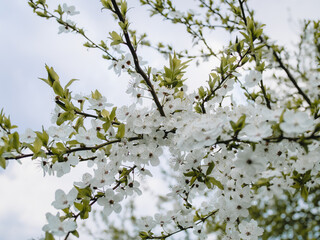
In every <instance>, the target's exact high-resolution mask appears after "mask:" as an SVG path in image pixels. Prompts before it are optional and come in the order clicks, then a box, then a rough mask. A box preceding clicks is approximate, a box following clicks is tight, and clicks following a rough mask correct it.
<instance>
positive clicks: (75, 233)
mask: <svg viewBox="0 0 320 240" xmlns="http://www.w3.org/2000/svg"><path fill="white" fill-rule="evenodd" d="M71 234H72V235H74V236H76V237H77V238H79V233H78V231H77V230H74V231H72V232H71Z"/></svg>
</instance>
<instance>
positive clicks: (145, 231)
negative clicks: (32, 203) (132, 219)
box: [0, 0, 320, 240]
mask: <svg viewBox="0 0 320 240" xmlns="http://www.w3.org/2000/svg"><path fill="white" fill-rule="evenodd" d="M101 2H102V5H103V8H104V9H109V10H111V11H112V13H114V14H115V15H117V16H118V18H119V26H120V27H121V29H122V32H121V34H118V33H117V32H115V31H114V32H111V33H110V39H111V41H112V42H111V43H110V48H112V49H113V51H114V52H115V53H116V54H117V57H113V55H112V54H111V53H110V52H109V48H108V47H107V46H106V45H105V43H104V42H102V43H101V44H100V45H97V44H92V43H90V44H91V45H90V46H91V47H95V48H99V49H102V50H103V51H104V53H106V54H107V55H106V56H107V57H105V58H107V59H109V60H110V61H111V64H110V69H112V70H114V72H115V73H116V74H117V75H120V74H123V73H128V74H127V75H126V76H127V77H129V78H130V79H131V83H130V84H129V87H128V89H127V91H126V92H127V93H128V94H131V95H132V97H133V98H134V99H135V100H136V102H135V103H132V104H131V105H129V106H121V107H114V105H113V104H111V103H109V102H108V100H107V98H106V97H104V96H102V95H101V94H100V92H99V91H98V90H96V91H93V92H91V94H88V95H83V94H73V93H72V92H71V91H70V90H69V87H70V85H71V84H72V83H73V81H74V80H71V81H70V82H68V83H67V84H66V86H65V87H62V86H61V82H60V80H59V76H58V74H57V73H56V72H55V71H54V69H53V68H50V67H48V66H46V70H47V72H48V78H47V79H42V80H43V81H44V82H46V83H47V84H48V85H49V86H50V87H51V88H52V89H53V91H54V93H55V95H56V97H55V103H56V108H55V110H54V114H53V117H52V123H53V126H51V127H49V128H48V129H42V131H33V130H31V129H26V130H25V132H24V133H22V134H18V133H17V132H12V131H13V130H12V129H14V128H15V126H12V125H11V123H10V119H9V118H7V117H6V116H5V115H4V114H3V113H2V112H1V114H0V165H1V166H2V167H3V168H5V167H6V164H7V162H9V160H10V159H16V160H19V159H22V158H25V157H32V158H33V159H37V160H38V161H40V163H41V166H42V169H43V172H44V175H47V174H48V175H55V176H57V177H61V176H63V175H65V174H68V173H69V172H70V171H71V170H72V169H73V168H76V167H78V166H79V165H81V164H87V168H88V171H87V172H85V173H84V174H83V176H82V179H81V180H80V181H75V182H74V183H73V187H72V188H71V190H70V191H69V192H68V193H65V192H64V191H63V190H61V189H59V190H57V191H56V193H55V200H54V201H53V202H52V205H53V207H54V208H56V209H57V210H58V211H59V212H58V213H57V214H56V215H53V214H51V213H47V214H46V218H47V221H48V224H46V225H45V226H44V227H43V230H44V231H45V232H46V239H54V236H58V237H61V236H66V237H65V239H67V237H68V236H69V235H70V234H73V235H75V236H77V235H78V232H77V220H78V219H79V218H81V219H87V218H88V217H89V215H90V214H91V211H92V206H93V205H94V204H96V203H97V205H99V206H100V207H101V208H102V213H103V215H104V217H109V216H110V215H111V214H119V213H121V211H122V210H123V208H124V202H125V199H128V198H129V199H131V198H132V197H134V196H136V195H142V194H143V192H144V189H143V185H144V184H145V182H146V179H149V177H153V174H154V172H155V169H156V168H155V167H157V168H159V167H163V166H169V168H170V169H169V170H168V172H167V173H166V177H168V178H170V181H168V185H169V187H170V190H169V192H168V193H167V195H166V196H165V198H166V199H167V201H169V202H171V203H172V204H171V209H168V211H166V212H160V213H156V214H154V215H152V216H150V215H149V216H144V217H141V218H138V219H136V227H137V228H139V230H138V235H139V237H140V238H141V239H160V238H161V239H165V238H167V237H170V236H171V235H174V234H176V233H179V232H181V231H187V230H188V229H192V234H193V236H194V237H195V238H197V239H207V237H208V234H206V227H207V226H208V225H209V223H208V222H210V224H215V229H217V231H216V233H217V234H220V235H219V236H221V239H224V240H226V239H233V240H238V239H239V240H240V239H243V240H255V239H258V238H259V237H260V236H262V235H263V234H264V232H265V231H266V230H267V229H263V228H262V227H261V226H259V225H258V223H259V219H258V218H257V217H256V215H254V214H253V211H254V209H256V208H259V207H260V205H263V203H266V202H268V201H273V200H274V199H285V198H286V196H287V195H296V194H301V197H302V198H303V199H304V200H305V201H307V200H308V193H309V192H311V191H313V190H314V189H316V188H318V187H319V183H320V180H319V172H320V159H319V157H318V156H319V152H320V146H319V143H318V140H319V138H320V135H319V131H320V127H319V120H318V119H319V116H318V111H319V109H318V106H317V104H316V103H317V101H318V99H317V98H318V96H316V95H315V94H314V92H313V91H312V89H309V88H308V86H306V85H305V86H304V85H303V84H300V82H298V83H297V82H296V80H295V79H293V77H292V75H291V74H288V79H289V80H291V83H293V84H292V86H291V85H290V86H291V87H290V86H289V84H288V81H284V84H283V85H280V84H278V85H274V84H272V83H270V84H268V85H266V84H265V83H264V82H268V80H270V79H268V77H266V76H267V73H268V71H271V70H272V67H273V65H274V64H275V61H276V63H278V64H280V66H284V65H283V64H282V62H279V61H281V59H280V57H279V56H278V55H277V54H278V53H277V52H276V50H274V49H272V48H271V47H268V46H265V45H267V43H265V44H262V43H257V39H258V38H259V37H261V38H262V37H263V35H262V32H263V31H262V26H261V25H260V24H258V23H255V22H254V21H253V20H252V19H250V18H245V16H242V18H241V15H240V16H238V18H240V19H242V20H241V23H240V24H239V27H242V29H241V30H242V31H246V32H241V33H242V35H243V39H240V41H239V39H238V38H237V40H236V41H235V42H234V43H233V45H232V47H228V48H227V49H226V50H224V52H223V53H222V57H221V64H220V67H218V68H216V69H213V70H212V72H211V73H210V75H209V80H208V86H207V87H200V88H199V89H197V90H196V91H194V92H189V91H187V89H188V88H187V85H186V84H185V79H184V73H185V69H186V68H187V66H188V65H187V64H188V62H182V61H181V60H180V59H179V58H178V57H177V55H176V54H173V55H170V56H169V66H164V68H163V69H156V68H152V67H148V66H147V63H146V62H144V61H143V59H142V58H141V57H139V56H137V54H136V51H137V50H136V48H135V47H136V46H134V45H135V44H136V43H132V42H131V40H130V37H132V36H130V35H129V33H128V32H129V31H128V22H127V21H126V20H127V19H126V12H127V9H128V8H127V4H126V2H125V1H121V2H120V3H118V2H116V1H113V0H105V1H101ZM142 2H143V1H142ZM239 2H240V4H241V5H240V7H243V6H242V2H241V1H239ZM30 5H31V7H33V8H34V10H38V12H37V14H38V15H39V16H41V15H42V17H43V16H45V17H47V18H56V19H57V20H58V22H59V24H60V25H61V26H60V28H59V33H61V32H68V31H69V30H70V28H71V30H73V31H75V32H78V33H80V34H81V35H83V36H85V35H84V32H83V31H82V30H80V29H78V28H77V27H76V26H75V24H74V23H73V22H70V20H69V19H66V20H63V18H62V16H66V15H67V16H73V15H76V14H78V13H79V12H77V11H76V10H75V7H73V6H67V5H66V4H63V5H62V7H61V6H60V5H59V7H58V9H57V10H56V11H55V12H57V13H58V15H59V16H58V17H55V16H54V15H53V14H51V13H49V12H48V11H47V7H46V4H44V3H43V2H40V1H39V2H37V3H34V2H33V1H30ZM118 5H119V6H120V9H119V6H118ZM151 6H152V4H151ZM170 7H171V6H170V5H169V6H163V8H164V9H166V10H170ZM39 9H40V10H42V11H43V12H40V10H39ZM238 12H241V11H236V12H235V13H234V14H235V15H236V14H240V13H238ZM188 14H189V15H188V16H189V18H185V21H187V20H188V19H190V18H191V19H192V18H193V17H194V16H196V15H197V14H195V13H193V12H190V13H188ZM165 16H166V17H167V18H168V19H172V20H173V21H179V19H180V18H183V16H184V13H182V12H179V11H175V10H172V11H171V12H170V14H167V15H165ZM188 21H189V20H188ZM225 21H227V20H225ZM198 23H199V22H198ZM190 26H191V25H190ZM190 32H192V31H191V30H190ZM86 38H87V37H86ZM87 39H88V38H87ZM128 39H129V40H130V41H129V40H128ZM142 40H143V38H142ZM142 40H141V41H142ZM261 41H262V40H261ZM262 42H263V41H262ZM120 44H123V45H124V46H126V47H129V52H128V53H126V54H124V53H125V52H124V51H123V50H122V48H121V47H120V46H119V45H120ZM270 54H271V55H275V56H276V57H275V59H276V60H274V59H273V58H272V59H271V58H270ZM260 58H261V59H260ZM279 59H280V60H279ZM260 60H261V61H264V62H263V63H261V62H260ZM248 62H249V63H248ZM252 62H255V65H254V64H252ZM266 66H267V67H266ZM285 70H286V71H287V72H288V71H289V70H288V69H285ZM240 72H241V74H240ZM313 73H314V72H312V74H311V75H312V76H313ZM310 79H313V78H310ZM276 80H277V79H276ZM310 81H312V80H310ZM273 82H274V81H273ZM298 84H300V85H301V86H302V87H301V88H300V87H299V85H298ZM313 84H314V83H313ZM237 86H238V89H239V87H240V88H241V89H242V91H241V94H243V98H244V99H245V100H244V101H242V102H241V101H238V102H237V101H236V100H235V99H236V97H235V96H236V95H237V94H239V91H238V90H237ZM294 90H296V91H297V93H295V94H291V92H292V91H294ZM237 91H238V92H237ZM279 91H280V92H281V93H282V94H277V93H278V92H279ZM306 93H310V94H309V96H307V94H306ZM297 95H298V96H299V97H300V98H299V97H298V96H297ZM310 98H311V100H310ZM144 99H152V103H151V104H149V105H148V106H146V104H144V102H145V100H144ZM141 105H142V106H141ZM26 150H28V151H29V153H27V151H26ZM30 152H31V153H30Z"/></svg>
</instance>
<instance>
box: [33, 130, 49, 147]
mask: <svg viewBox="0 0 320 240" xmlns="http://www.w3.org/2000/svg"><path fill="white" fill-rule="evenodd" d="M36 134H37V137H38V138H39V139H40V140H41V141H42V143H43V146H47V145H48V141H49V135H48V133H47V132H46V131H44V129H43V130H42V132H36Z"/></svg>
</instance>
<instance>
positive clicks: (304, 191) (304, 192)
mask: <svg viewBox="0 0 320 240" xmlns="http://www.w3.org/2000/svg"><path fill="white" fill-rule="evenodd" d="M308 194H309V193H308V189H307V188H306V186H304V185H303V186H302V187H301V197H302V198H303V199H304V201H305V202H306V201H307V200H308Z"/></svg>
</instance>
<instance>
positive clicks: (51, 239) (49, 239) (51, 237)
mask: <svg viewBox="0 0 320 240" xmlns="http://www.w3.org/2000/svg"><path fill="white" fill-rule="evenodd" d="M44 240H55V239H54V237H53V235H52V234H51V233H49V232H46V236H45V238H44Z"/></svg>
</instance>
